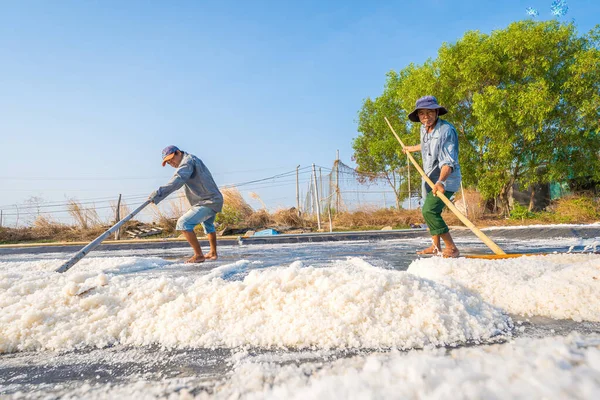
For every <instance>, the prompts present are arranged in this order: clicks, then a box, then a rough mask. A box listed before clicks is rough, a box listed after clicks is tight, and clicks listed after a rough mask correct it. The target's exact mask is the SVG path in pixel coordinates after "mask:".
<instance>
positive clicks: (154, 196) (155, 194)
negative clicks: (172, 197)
mask: <svg viewBox="0 0 600 400" xmlns="http://www.w3.org/2000/svg"><path fill="white" fill-rule="evenodd" d="M157 197H160V189H158V190H155V191H154V192H152V193H150V196H148V200H150V202H151V203H154V204H156V199H157Z"/></svg>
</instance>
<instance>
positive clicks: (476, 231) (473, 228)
mask: <svg viewBox="0 0 600 400" xmlns="http://www.w3.org/2000/svg"><path fill="white" fill-rule="evenodd" d="M384 119H385V122H387V124H388V126H389V127H390V129H391V130H392V133H393V134H394V136H396V139H398V142H400V145H401V146H402V149H404V148H405V147H406V146H404V143H402V140H400V137H399V136H398V134H397V133H396V131H395V130H394V128H393V127H392V124H390V121H388V119H387V118H386V117H384ZM406 155H408V158H409V159H410V161H411V162H412V163H413V165H414V166H415V168H416V169H417V171H419V174H421V176H422V177H423V179H425V182H427V184H428V185H429V186H431V188H432V189H433V187H434V186H435V184H434V183H433V182H432V180H431V179H429V177H428V176H427V175H426V174H425V171H423V168H421V166H420V165H419V164H418V163H417V161H416V160H415V159H414V157H413V156H412V154H410V152H408V151H407V152H406ZM436 196H437V197H439V198H440V199H442V201H443V202H444V204H446V206H448V208H449V209H450V210H451V211H452V212H453V213H454V214H455V215H456V216H457V217H458V219H460V220H461V221H462V223H463V224H465V225H466V226H467V227H468V228H469V229H471V231H472V232H473V233H474V234H475V235H476V236H477V237H478V238H479V239H481V240H482V241H483V243H485V244H486V245H487V246H488V247H489V248H490V249H491V250H492V251H493V252H494V254H506V253H505V252H504V251H503V250H502V249H501V248H500V247H498V245H497V244H496V243H494V242H493V241H492V240H491V239H490V238H489V237H487V236H486V235H485V234H484V233H483V232H481V231H480V230H479V229H478V228H477V227H476V226H475V225H473V223H472V222H471V221H469V220H468V219H467V217H465V216H464V215H463V214H462V213H461V212H460V211H458V209H457V208H456V207H455V206H454V204H452V202H451V201H450V200H448V198H447V197H446V196H445V195H444V194H443V193H440V192H437V193H436Z"/></svg>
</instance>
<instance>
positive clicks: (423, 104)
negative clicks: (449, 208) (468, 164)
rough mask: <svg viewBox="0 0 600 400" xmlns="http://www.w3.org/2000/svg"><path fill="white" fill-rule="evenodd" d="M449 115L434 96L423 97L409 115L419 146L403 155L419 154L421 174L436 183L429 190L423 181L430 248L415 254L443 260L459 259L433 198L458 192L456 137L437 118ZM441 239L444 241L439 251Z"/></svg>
mask: <svg viewBox="0 0 600 400" xmlns="http://www.w3.org/2000/svg"><path fill="white" fill-rule="evenodd" d="M446 113H448V110H446V109H445V108H444V107H442V106H440V105H439V104H438V102H437V99H436V98H435V97H433V96H424V97H421V98H420V99H419V100H417V104H416V107H415V109H414V110H413V112H411V113H410V114H409V115H408V119H410V120H411V121H412V122H420V123H421V143H420V144H418V145H416V146H406V147H405V148H404V152H405V153H406V152H414V151H420V152H421V155H422V157H423V171H425V174H426V175H427V176H428V177H429V179H431V180H432V181H433V182H435V186H434V187H433V189H432V188H430V187H429V185H428V184H427V183H426V182H425V179H423V180H422V192H423V198H425V203H424V204H423V208H422V212H423V218H425V222H426V223H427V226H428V227H429V233H430V234H431V237H432V240H433V244H432V245H431V246H430V247H428V248H426V249H425V250H421V251H418V252H417V254H440V255H442V256H444V257H458V256H459V255H460V252H459V251H458V248H457V247H456V245H455V244H454V241H453V240H452V236H451V235H450V230H449V229H448V225H446V223H445V222H444V220H443V219H442V210H443V209H444V206H445V204H444V202H443V201H442V200H441V199H440V198H439V197H437V196H436V194H437V193H438V192H439V193H443V194H444V195H445V196H446V197H447V198H450V197H452V195H453V194H454V193H456V192H457V191H458V189H459V188H460V181H461V173H460V165H459V164H458V134H457V133H456V129H455V128H454V126H453V125H452V124H451V123H449V122H447V121H444V120H442V119H440V118H439V116H440V115H444V114H446ZM440 239H441V240H443V241H444V245H445V248H444V250H443V251H442V250H441V247H440Z"/></svg>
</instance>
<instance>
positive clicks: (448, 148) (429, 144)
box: [421, 118, 462, 198]
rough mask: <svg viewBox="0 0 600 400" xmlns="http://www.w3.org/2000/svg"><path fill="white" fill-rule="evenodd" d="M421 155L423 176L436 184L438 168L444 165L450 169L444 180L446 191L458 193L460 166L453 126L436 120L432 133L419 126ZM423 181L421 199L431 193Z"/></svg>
mask: <svg viewBox="0 0 600 400" xmlns="http://www.w3.org/2000/svg"><path fill="white" fill-rule="evenodd" d="M421 155H422V156H423V170H424V171H425V174H426V175H427V176H428V177H429V179H431V180H432V181H433V183H436V182H437V181H438V180H439V178H440V172H441V170H440V168H441V167H443V166H444V165H448V166H450V167H452V173H451V174H450V176H449V177H448V179H446V190H447V191H449V192H458V189H460V180H461V178H462V176H461V174H460V165H459V164H458V134H457V133H456V129H455V128H454V126H453V125H452V124H451V123H450V122H447V121H444V120H443V119H439V118H438V122H437V123H436V124H435V127H434V128H433V131H431V132H430V133H427V130H426V129H425V126H421ZM422 181H423V186H422V189H423V198H425V196H426V195H427V193H429V192H431V188H430V187H429V185H428V184H427V182H425V179H423V180H422Z"/></svg>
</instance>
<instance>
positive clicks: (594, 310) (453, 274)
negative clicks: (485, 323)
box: [408, 254, 600, 321]
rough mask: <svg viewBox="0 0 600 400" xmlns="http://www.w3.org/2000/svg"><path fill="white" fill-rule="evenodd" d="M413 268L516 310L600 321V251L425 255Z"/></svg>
mask: <svg viewBox="0 0 600 400" xmlns="http://www.w3.org/2000/svg"><path fill="white" fill-rule="evenodd" d="M408 272H409V273H411V274H414V275H415V276H419V277H421V278H426V279H431V280H434V281H436V282H439V283H440V284H443V285H447V286H450V287H454V288H459V287H465V288H468V289H469V290H472V291H473V292H476V293H479V294H480V295H481V297H482V298H483V299H484V300H485V301H487V302H489V303H491V304H494V305H495V306H498V307H500V308H502V309H504V310H506V311H507V312H509V313H512V314H521V315H527V316H531V315H541V316H547V317H551V318H556V319H573V320H575V321H582V320H585V321H600V255H595V254H553V255H545V256H528V257H519V258H512V259H505V260H477V259H443V258H439V257H435V258H428V259H425V258H423V259H419V260H416V261H414V262H413V263H412V264H411V265H410V267H409V269H408Z"/></svg>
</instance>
